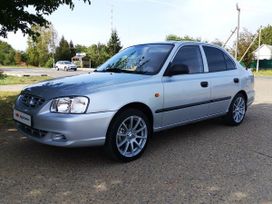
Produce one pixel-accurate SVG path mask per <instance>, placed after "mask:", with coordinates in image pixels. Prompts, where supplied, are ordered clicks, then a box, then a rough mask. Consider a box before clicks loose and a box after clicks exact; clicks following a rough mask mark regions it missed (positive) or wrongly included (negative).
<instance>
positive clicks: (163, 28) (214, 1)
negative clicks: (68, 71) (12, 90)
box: [0, 0, 272, 50]
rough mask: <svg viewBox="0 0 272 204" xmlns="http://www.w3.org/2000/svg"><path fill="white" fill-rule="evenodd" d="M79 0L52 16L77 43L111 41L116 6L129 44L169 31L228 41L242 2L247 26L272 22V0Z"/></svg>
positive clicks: (21, 42) (19, 40) (15, 43)
mask: <svg viewBox="0 0 272 204" xmlns="http://www.w3.org/2000/svg"><path fill="white" fill-rule="evenodd" d="M74 2H75V8H74V10H70V9H69V7H68V6H60V7H59V9H58V10H57V11H55V12H54V13H53V14H52V15H51V16H48V17H46V18H47V19H48V20H49V21H51V22H52V23H53V25H54V27H55V29H56V30H57V33H58V37H59V38H61V36H64V37H65V39H67V40H68V41H70V40H72V41H73V43H74V44H82V45H86V46H90V45H91V44H93V43H98V42H101V43H106V42H107V41H108V39H109V37H110V33H111V8H113V14H112V17H113V18H112V19H113V21H112V22H113V23H112V24H113V27H114V28H115V29H116V30H117V32H118V35H119V37H120V39H121V42H122V45H123V46H124V47H127V46H130V45H133V44H138V43H146V42H158V41H164V40H165V37H166V35H168V34H176V35H179V36H184V35H189V36H193V37H201V38H202V39H203V40H207V41H213V40H215V39H219V40H221V41H223V42H225V41H226V40H227V38H228V37H229V35H230V33H231V30H233V29H234V28H235V27H236V25H237V11H236V3H238V4H239V7H240V8H241V28H246V29H248V30H249V31H250V32H253V33H254V32H256V30H257V29H258V28H259V27H260V26H261V25H262V26H266V25H268V24H272V15H271V14H272V12H271V11H272V9H271V8H272V1H271V0H262V1H260V0H205V1H200V0H167V1H165V0H111V1H107V0H92V4H91V5H88V4H84V3H83V1H77V0H75V1H74ZM0 40H5V41H7V42H8V43H9V44H11V45H12V47H13V48H15V49H17V50H25V49H26V47H27V44H26V41H27V37H26V36H25V37H24V36H23V35H22V33H20V32H17V33H16V34H14V33H9V34H8V38H7V39H3V38H1V37H0ZM232 40H234V37H233V38H232ZM231 44H232V41H230V44H229V46H231Z"/></svg>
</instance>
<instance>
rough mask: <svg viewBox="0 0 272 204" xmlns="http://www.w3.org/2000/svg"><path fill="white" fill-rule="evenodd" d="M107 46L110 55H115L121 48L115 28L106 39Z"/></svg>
mask: <svg viewBox="0 0 272 204" xmlns="http://www.w3.org/2000/svg"><path fill="white" fill-rule="evenodd" d="M107 46H108V53H109V55H110V56H113V55H115V54H116V53H118V52H119V51H120V50H121V49H122V46H121V41H120V39H119V37H118V34H117V31H116V30H113V31H112V32H111V37H110V39H109V41H108V44H107Z"/></svg>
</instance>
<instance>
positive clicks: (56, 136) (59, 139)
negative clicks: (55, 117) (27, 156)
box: [51, 133, 66, 142]
mask: <svg viewBox="0 0 272 204" xmlns="http://www.w3.org/2000/svg"><path fill="white" fill-rule="evenodd" d="M51 138H52V140H53V141H56V142H63V141H66V137H65V136H64V135H62V134H59V133H53V135H52V136H51Z"/></svg>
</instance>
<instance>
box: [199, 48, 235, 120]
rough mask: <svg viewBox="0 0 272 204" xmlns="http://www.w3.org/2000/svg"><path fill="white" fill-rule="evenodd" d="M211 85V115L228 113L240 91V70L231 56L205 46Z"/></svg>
mask: <svg viewBox="0 0 272 204" xmlns="http://www.w3.org/2000/svg"><path fill="white" fill-rule="evenodd" d="M202 47H203V50H204V53H205V55H206V59H207V65H208V68H209V74H208V76H209V80H210V83H211V105H210V111H211V112H210V114H211V115H214V114H221V113H225V112H227V109H228V107H229V104H230V102H231V100H232V97H233V96H234V95H235V94H236V93H237V92H238V91H239V83H240V77H239V70H238V69H237V68H236V64H235V62H234V61H233V60H232V59H231V57H230V56H229V54H227V53H226V52H224V51H223V50H221V49H219V48H216V47H213V46H208V45H203V46H202Z"/></svg>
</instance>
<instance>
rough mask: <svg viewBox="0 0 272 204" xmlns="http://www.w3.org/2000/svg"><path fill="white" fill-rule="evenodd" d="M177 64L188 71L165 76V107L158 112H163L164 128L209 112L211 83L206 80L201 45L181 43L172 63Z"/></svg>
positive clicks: (200, 116)
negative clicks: (182, 44)
mask: <svg viewBox="0 0 272 204" xmlns="http://www.w3.org/2000/svg"><path fill="white" fill-rule="evenodd" d="M175 64H178V65H182V66H185V67H188V69H189V73H187V74H177V75H173V76H164V77H163V79H162V82H163V87H164V108H163V109H161V110H157V113H163V126H164V127H166V126H171V125H174V124H179V123H185V122H188V121H192V120H196V119H200V118H203V117H205V116H207V115H208V114H209V100H210V82H209V80H207V79H206V74H205V72H204V63H203V59H202V54H201V50H200V47H199V45H190V44H189V45H184V46H182V47H181V48H180V49H179V50H178V52H177V53H176V55H175V57H174V58H173V60H172V62H171V65H175ZM171 67H172V66H171ZM171 67H169V68H168V69H171ZM166 72H167V70H166Z"/></svg>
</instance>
